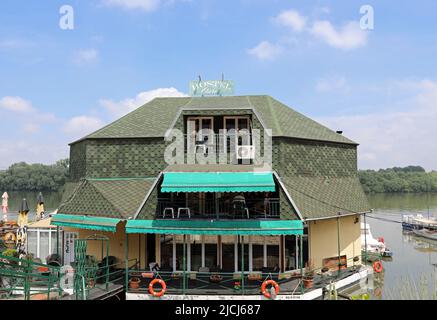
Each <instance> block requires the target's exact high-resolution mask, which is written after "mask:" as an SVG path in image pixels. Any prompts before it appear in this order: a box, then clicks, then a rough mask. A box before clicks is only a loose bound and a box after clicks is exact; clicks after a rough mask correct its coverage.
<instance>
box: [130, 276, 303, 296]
mask: <svg viewBox="0 0 437 320" xmlns="http://www.w3.org/2000/svg"><path fill="white" fill-rule="evenodd" d="M134 278H135V280H136V282H137V279H139V280H140V282H139V284H138V285H137V286H138V288H132V287H131V286H130V285H129V287H128V288H127V291H126V292H131V293H143V294H149V284H150V282H151V281H152V280H153V279H162V280H164V281H165V283H166V287H167V288H166V294H186V295H242V296H243V295H258V294H262V293H261V285H262V283H263V282H264V281H265V280H269V279H272V280H274V281H276V282H277V283H278V284H279V286H280V287H281V290H280V294H300V293H301V290H300V279H301V276H300V273H298V272H296V273H262V272H244V273H242V272H188V271H186V272H183V271H176V272H169V271H155V272H151V271H146V270H130V271H129V279H130V280H132V279H134ZM155 290H156V291H159V290H160V288H159V286H158V285H156V288H155Z"/></svg>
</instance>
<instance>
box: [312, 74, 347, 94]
mask: <svg viewBox="0 0 437 320" xmlns="http://www.w3.org/2000/svg"><path fill="white" fill-rule="evenodd" d="M349 90H350V88H349V85H348V83H347V80H346V78H345V77H342V76H334V77H329V78H323V79H319V80H318V81H317V83H316V91H317V92H320V93H325V92H331V93H332V92H339V93H347V92H349Z"/></svg>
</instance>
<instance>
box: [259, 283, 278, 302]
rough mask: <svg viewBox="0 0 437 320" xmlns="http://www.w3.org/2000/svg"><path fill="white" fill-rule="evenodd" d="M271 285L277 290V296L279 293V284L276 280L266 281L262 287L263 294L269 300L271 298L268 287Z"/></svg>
mask: <svg viewBox="0 0 437 320" xmlns="http://www.w3.org/2000/svg"><path fill="white" fill-rule="evenodd" d="M269 284H271V285H272V286H273V287H274V288H275V292H276V295H277V294H278V293H279V284H278V283H277V282H276V281H274V280H266V281H264V282H263V284H262V285H261V292H262V294H263V295H264V297H266V298H267V299H270V298H271V295H270V292H269V291H268V290H267V285H269Z"/></svg>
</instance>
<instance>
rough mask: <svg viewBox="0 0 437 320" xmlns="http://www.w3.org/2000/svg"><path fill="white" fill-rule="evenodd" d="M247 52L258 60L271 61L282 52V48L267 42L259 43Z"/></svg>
mask: <svg viewBox="0 0 437 320" xmlns="http://www.w3.org/2000/svg"><path fill="white" fill-rule="evenodd" d="M247 52H248V53H249V54H250V55H253V56H255V57H257V58H258V59H259V60H273V59H274V58H276V57H277V56H278V55H280V54H281V53H282V52H283V48H282V46H280V45H277V44H272V43H270V42H268V41H261V42H260V43H259V44H258V45H257V46H255V47H253V48H252V49H249V50H247Z"/></svg>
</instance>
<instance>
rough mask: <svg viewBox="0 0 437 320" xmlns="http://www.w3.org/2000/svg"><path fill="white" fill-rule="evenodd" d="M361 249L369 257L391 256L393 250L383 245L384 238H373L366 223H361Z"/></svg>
mask: <svg viewBox="0 0 437 320" xmlns="http://www.w3.org/2000/svg"><path fill="white" fill-rule="evenodd" d="M361 251H362V252H363V254H364V253H366V254H367V255H368V256H369V257H371V258H372V257H381V258H382V257H391V256H393V252H392V251H390V250H389V249H388V248H387V246H386V245H385V242H384V238H382V237H379V238H378V239H375V238H374V237H373V235H372V232H371V231H370V226H369V224H368V223H366V224H364V223H361Z"/></svg>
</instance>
